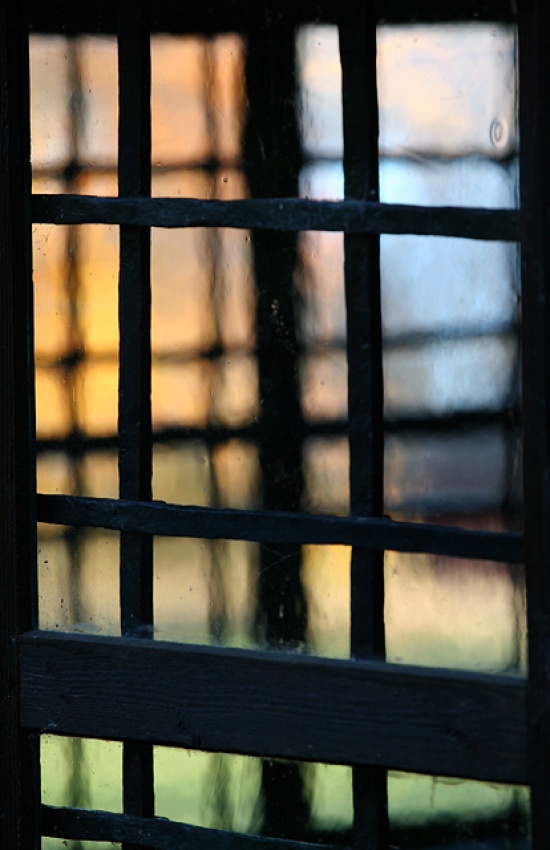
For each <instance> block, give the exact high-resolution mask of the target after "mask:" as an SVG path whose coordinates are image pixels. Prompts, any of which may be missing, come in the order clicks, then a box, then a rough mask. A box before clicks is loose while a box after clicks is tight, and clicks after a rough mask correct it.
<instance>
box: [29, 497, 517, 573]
mask: <svg viewBox="0 0 550 850" xmlns="http://www.w3.org/2000/svg"><path fill="white" fill-rule="evenodd" d="M37 517H38V520H39V522H48V523H56V524H58V525H76V526H89V527H92V528H107V529H111V530H113V531H139V532H141V533H143V534H153V535H157V536H160V537H194V538H204V539H207V540H218V539H225V540H248V541H252V542H256V543H296V544H304V545H305V544H335V545H343V546H363V547H365V548H366V549H374V550H381V549H389V550H393V551H396V552H423V553H426V554H437V555H448V556H449V557H455V558H471V559H475V560H478V559H479V560H485V561H505V562H507V563H521V562H522V560H523V537H522V535H521V534H518V533H516V532H501V533H497V532H491V531H470V530H468V529H462V528H454V527H451V526H444V525H429V524H427V523H415V522H395V521H394V520H390V519H386V518H385V517H357V516H345V517H340V516H327V515H316V514H301V513H300V514H297V513H290V512H288V513H286V512H283V511H247V510H233V509H227V510H222V509H219V508H203V507H196V506H194V505H192V506H182V505H169V504H166V503H165V502H134V501H127V500H123V499H93V498H84V497H81V496H57V495H55V496H54V495H43V494H40V495H38V497H37Z"/></svg>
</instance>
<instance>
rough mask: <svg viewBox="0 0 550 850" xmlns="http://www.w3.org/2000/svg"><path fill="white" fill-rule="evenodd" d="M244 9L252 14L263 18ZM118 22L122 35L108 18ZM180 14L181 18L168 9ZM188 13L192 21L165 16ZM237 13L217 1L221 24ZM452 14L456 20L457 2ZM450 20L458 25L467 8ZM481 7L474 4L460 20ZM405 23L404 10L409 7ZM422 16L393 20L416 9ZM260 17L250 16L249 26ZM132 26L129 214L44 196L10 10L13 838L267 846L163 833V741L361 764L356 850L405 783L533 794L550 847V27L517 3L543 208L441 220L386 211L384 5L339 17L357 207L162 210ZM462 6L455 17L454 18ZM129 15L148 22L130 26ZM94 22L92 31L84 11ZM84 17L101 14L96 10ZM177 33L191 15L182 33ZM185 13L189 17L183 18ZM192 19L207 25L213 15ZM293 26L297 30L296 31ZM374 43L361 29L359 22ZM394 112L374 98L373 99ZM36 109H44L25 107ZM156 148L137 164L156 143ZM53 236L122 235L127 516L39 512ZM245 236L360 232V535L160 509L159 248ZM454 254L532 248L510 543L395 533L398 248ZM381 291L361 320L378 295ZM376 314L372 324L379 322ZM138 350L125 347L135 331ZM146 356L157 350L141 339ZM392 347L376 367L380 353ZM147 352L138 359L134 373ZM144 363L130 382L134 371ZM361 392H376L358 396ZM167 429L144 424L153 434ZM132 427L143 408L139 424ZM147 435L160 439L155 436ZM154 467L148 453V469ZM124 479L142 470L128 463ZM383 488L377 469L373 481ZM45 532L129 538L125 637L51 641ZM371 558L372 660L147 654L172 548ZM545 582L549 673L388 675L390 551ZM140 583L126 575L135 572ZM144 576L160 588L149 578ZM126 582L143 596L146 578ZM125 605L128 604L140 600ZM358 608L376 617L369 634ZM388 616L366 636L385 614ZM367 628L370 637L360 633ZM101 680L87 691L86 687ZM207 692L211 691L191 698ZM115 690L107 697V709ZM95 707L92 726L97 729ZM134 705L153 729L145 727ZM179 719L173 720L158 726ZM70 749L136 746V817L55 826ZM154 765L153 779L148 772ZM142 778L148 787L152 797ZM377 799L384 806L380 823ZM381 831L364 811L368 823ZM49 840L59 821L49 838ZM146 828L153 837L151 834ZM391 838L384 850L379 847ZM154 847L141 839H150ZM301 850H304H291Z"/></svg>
mask: <svg viewBox="0 0 550 850" xmlns="http://www.w3.org/2000/svg"><path fill="white" fill-rule="evenodd" d="M243 2H244V0H243ZM109 5H110V6H111V7H112V6H113V5H114V4H112V3H111V4H108V5H107V6H106V11H105V14H106V15H107V16H108V15H109V14H111V13H110V11H109V8H108V7H109ZM158 5H161V4H158ZM166 5H167V8H172V5H171V4H170V3H167V4H166ZM212 5H214V6H215V4H212ZM436 5H438V4H436ZM446 5H447V6H448V7H449V9H450V7H451V6H452V4H446ZM461 5H462V6H463V7H464V6H465V5H473V6H475V3H474V0H472V2H471V3H470V4H460V3H459V2H458V0H457V3H456V9H459V8H461ZM390 6H391V4H390ZM405 6H406V4H404V3H402V2H394V4H393V7H395V8H397V9H401V10H402V9H403V8H404V7H405ZM243 7H244V6H243ZM120 8H122V9H125V10H126V15H125V19H126V20H127V22H128V24H127V26H126V27H122V28H121V33H120V42H119V44H120V47H121V49H120V51H119V52H120V84H121V87H122V88H124V87H125V80H126V81H128V80H129V81H130V82H131V81H132V80H131V75H132V73H134V74H135V73H136V69H138V70H139V75H140V79H141V80H142V83H143V84H142V85H140V86H139V87H138V89H137V96H136V97H135V98H134V99H133V100H132V95H131V92H132V91H135V90H136V87H135V86H132V85H128V86H126V89H125V90H126V92H127V93H126V95H125V98H124V102H125V103H126V104H127V105H128V113H127V117H125V116H124V115H122V120H121V131H120V138H119V144H120V150H121V152H122V151H124V152H125V155H124V157H123V158H121V163H122V162H124V168H121V170H120V173H119V194H120V197H119V198H114V199H101V200H98V199H90V198H84V197H70V196H66V197H63V196H36V197H34V198H31V193H30V164H29V159H30V156H29V154H30V150H29V115H28V109H27V108H26V106H25V105H26V104H28V101H29V94H28V86H29V82H28V53H27V50H28V20H29V8H28V6H27V5H26V3H25V2H19V3H4V4H2V7H1V9H0V81H1V87H0V131H1V132H0V168H1V169H2V181H1V187H2V189H1V192H0V315H1V322H2V325H1V335H2V336H1V343H2V352H3V357H2V362H1V367H0V368H1V369H2V379H1V382H0V385H1V392H2V397H1V404H0V417H1V423H0V432H1V442H0V446H1V451H0V458H1V460H0V464H1V465H0V499H1V508H2V510H1V528H2V531H1V541H2V542H1V548H0V558H1V559H2V562H1V568H0V582H1V584H0V689H1V693H2V701H1V703H0V706H1V707H0V736H1V739H0V740H1V745H2V750H1V752H2V753H3V769H2V771H1V772H0V813H1V815H2V817H1V818H0V838H1V839H2V844H3V846H6V847H10V848H14V850H30V848H35V847H38V846H39V843H40V835H41V834H46V833H47V834H52V835H55V834H58V835H62V836H63V837H74V838H86V837H88V838H91V837H95V838H97V839H98V840H100V839H103V840H116V841H122V842H124V843H125V847H128V848H130V847H132V846H138V845H140V846H143V845H144V844H146V843H147V842H148V843H149V844H151V843H153V844H154V846H155V847H158V848H168V847H172V846H173V844H174V841H175V840H179V839H181V840H182V842H183V841H184V840H185V841H186V840H190V839H191V840H192V841H193V842H194V843H195V844H196V846H198V847H202V846H205V847H206V846H215V843H216V840H217V839H218V838H219V839H220V841H221V840H222V839H223V842H224V846H235V847H241V846H245V847H246V846H250V847H265V846H266V840H265V839H262V838H256V837H253V836H242V835H235V836H231V835H230V834H228V833H223V834H218V833H216V831H210V830H201V829H198V828H194V827H189V826H183V825H177V824H171V823H168V822H166V823H163V822H161V821H159V820H155V819H154V818H153V817H152V814H153V812H152V811H151V789H152V779H151V744H152V743H153V742H154V743H159V744H160V743H163V744H173V745H180V746H187V747H191V748H200V749H207V750H222V751H225V752H230V753H231V752H235V753H247V754H250V755H264V756H265V755H268V756H273V757H283V758H296V759H307V760H312V759H313V760H318V761H328V762H335V763H343V764H352V765H353V766H354V801H355V804H356V811H357V815H356V818H355V824H354V836H355V837H354V843H355V845H356V846H357V847H367V846H376V847H379V848H382V847H384V846H385V843H386V824H385V816H384V796H385V774H384V771H385V769H386V768H394V769H400V770H407V771H415V772H424V773H426V772H427V773H434V774H444V775H452V776H457V777H467V778H472V779H485V780H491V781H497V782H511V783H524V784H529V786H530V788H531V799H532V846H533V848H534V850H542V848H543V847H546V843H547V836H548V835H549V834H550V808H549V807H548V806H547V799H548V797H549V795H550V767H549V766H550V698H549V696H550V672H549V671H550V658H549V657H548V655H549V652H550V640H549V639H550V634H549V625H548V623H549V622H550V523H549V522H548V517H550V484H549V482H550V403H549V402H550V350H548V349H549V348H550V305H549V301H550V299H549V293H550V238H549V237H550V233H549V232H548V230H549V220H548V213H547V211H548V209H549V208H550V198H549V197H548V194H549V192H550V173H549V170H550V166H549V158H548V156H546V155H545V142H546V140H547V139H549V138H550V133H549V132H548V130H550V126H549V125H550V107H549V106H548V105H547V97H546V93H547V90H548V83H549V82H550V73H549V71H550V67H549V65H550V57H549V51H548V49H547V45H548V43H549V38H550V8H549V7H548V4H547V3H545V0H518V12H519V55H520V86H521V92H520V94H521V97H520V103H521V111H520V128H521V210H520V212H515V211H498V212H494V211H487V210H468V209H444V210H438V211H437V215H434V210H433V209H429V208H417V207H408V206H405V205H401V206H398V205H386V204H380V203H379V202H378V194H377V192H378V187H377V161H376V156H377V154H376V126H377V119H376V114H375V112H374V113H373V112H372V111H371V113H370V114H365V115H358V114H357V111H354V110H353V109H350V108H349V104H353V103H354V102H356V98H357V93H358V92H364V91H365V88H367V90H368V88H369V87H370V91H371V95H372V94H373V91H372V85H373V80H374V79H375V78H374V77H373V75H372V67H373V59H374V53H373V48H372V45H373V35H374V26H375V17H374V12H373V7H372V6H371V5H369V4H367V3H361V2H357V0H350V2H349V3H347V4H345V7H344V12H343V14H342V15H341V18H340V19H339V24H340V28H341V40H342V44H343V45H344V48H343V63H342V65H343V103H344V139H345V154H344V169H345V200H344V201H343V202H340V203H329V202H311V201H304V200H290V199H286V198H284V199H282V200H281V199H273V198H267V199H260V200H253V201H236V202H215V201H212V202H201V201H189V200H187V201H186V200H177V199H174V200H170V201H167V200H161V199H156V200H151V199H150V198H149V195H150V174H149V173H148V167H144V163H145V162H148V161H149V159H150V156H149V151H150V138H149V136H148V134H149V133H150V126H149V114H148V109H149V107H148V103H147V98H146V97H144V96H143V95H144V93H145V94H146V93H147V85H148V83H147V78H148V74H149V69H148V65H147V60H146V59H144V57H145V56H146V51H145V50H144V47H143V45H144V41H145V40H146V39H147V38H148V32H147V31H144V29H143V27H142V26H141V22H140V20H139V16H138V15H137V14H136V12H135V10H136V9H137V8H138V4H137V3H128V2H126V0H120ZM453 8H455V7H454V6H453ZM130 10H131V13H130ZM79 14H80V13H79ZM82 14H84V12H82ZM173 14H176V13H175V12H173ZM180 14H181V11H180ZM190 14H195V12H194V11H193V12H192V13H190ZM289 14H290V12H289ZM358 22H360V23H358ZM369 103H370V104H371V105H375V98H373V97H371V98H370V99H369ZM23 107H25V108H23ZM136 139H139V144H138V145H136V143H135V140H136ZM33 221H39V222H46V223H52V224H61V223H63V224H70V223H73V224H80V223H87V222H95V223H109V224H117V225H120V227H121V258H122V260H121V270H122V271H121V297H123V296H124V292H125V291H126V288H129V290H130V291H131V292H132V291H134V289H135V287H136V286H137V287H139V291H140V292H142V294H143V298H142V299H138V302H137V303H136V299H132V298H130V299H129V302H128V305H126V302H124V301H121V311H122V313H123V314H124V315H123V316H122V317H121V323H122V326H126V327H127V340H128V349H127V354H128V360H127V361H126V360H125V357H124V354H123V349H124V347H125V345H126V343H125V342H123V343H122V346H121V364H122V365H121V373H122V377H121V380H123V381H126V380H127V381H128V384H127V387H128V392H129V393H130V395H131V396H132V398H133V399H134V401H135V403H136V404H137V406H138V409H139V411H140V413H139V414H138V413H136V410H134V411H133V412H132V411H131V410H129V411H128V419H127V421H126V423H125V421H124V416H123V418H122V420H121V433H120V439H121V441H122V443H123V444H124V446H125V449H126V451H125V452H123V453H122V454H123V455H124V460H123V461H122V462H121V468H120V472H121V482H122V483H121V499H120V500H107V499H101V500H99V499H84V498H79V499H76V498H69V497H66V496H41V497H39V498H38V500H36V499H35V489H36V488H35V480H34V479H35V473H34V448H33V438H32V423H33V400H32V386H33V355H32V337H33V332H32V331H33V328H32V280H31V277H32V275H31V247H30V234H31V224H32V222H33ZM153 225H161V226H165V227H184V226H187V227H188V226H196V225H203V226H232V227H241V228H250V229H255V230H262V229H265V230H269V231H273V230H281V231H290V232H299V231H301V230H305V229H309V230H311V229H316V228H318V229H323V230H336V231H344V232H345V234H346V236H345V245H346V249H345V250H346V292H347V296H348V297H347V304H348V361H349V368H350V375H351V390H352V391H351V392H350V426H349V427H350V450H351V456H352V479H351V515H350V516H349V517H342V518H326V517H320V516H305V515H301V514H293V513H283V512H280V511H277V510H270V511H259V512H254V511H221V510H214V509H207V508H204V509H201V508H190V507H184V506H181V507H177V506H164V505H159V504H152V503H151V501H150V499H151V493H150V445H151V426H150V411H149V413H148V414H147V409H146V408H147V405H145V408H144V399H145V398H146V397H147V396H148V386H149V385H148V381H149V380H150V350H148V347H147V346H143V344H142V341H140V340H142V339H143V334H142V333H141V331H142V330H143V328H144V327H147V326H148V322H149V313H148V311H149V309H150V308H149V304H148V294H147V293H148V275H149V271H148V265H149V260H148V256H149V255H148V251H149V247H148V228H150V227H151V226H153ZM381 233H416V234H432V235H447V236H450V235H453V236H463V237H468V238H479V239H505V240H511V241H519V242H520V243H521V258H522V305H523V307H522V337H523V346H522V363H523V389H522V410H523V446H524V505H525V533H524V535H523V536H520V535H517V534H511V533H502V534H491V533H482V532H474V531H463V530H457V529H454V530H452V529H444V528H441V527H433V526H429V525H423V524H408V523H397V522H392V521H390V520H387V519H385V518H384V517H382V515H381V513H382V511H381V470H380V469H379V467H380V462H379V461H380V457H381V452H380V446H381V428H382V422H381V380H380V368H381V367H380V354H381V344H380V337H379V334H380V321H379V287H378V285H377V278H378V257H377V251H378V244H377V243H378V236H379V235H380V234H381ZM365 278H368V279H369V280H370V281H371V284H372V285H371V286H370V288H369V292H370V293H371V297H370V299H368V301H363V300H362V299H361V296H360V292H359V285H358V282H359V281H364V280H365ZM365 317H366V321H365ZM125 336H126V334H125ZM138 338H139V339H138ZM371 343H372V345H373V347H374V351H375V353H376V356H375V357H374V358H373V359H372V360H371V361H369V362H370V369H368V370H364V369H362V366H363V365H364V363H363V361H362V359H361V357H360V356H358V352H359V351H360V347H361V346H362V345H363V344H368V345H370V344H371ZM136 351H139V356H138V357H135V356H132V355H134V354H135V352H136ZM125 362H128V366H127V367H126V366H125V365H124V363H125ZM354 376H355V377H354ZM144 409H145V413H144ZM122 412H123V414H124V413H125V411H122ZM138 415H139V422H140V423H141V427H140V429H138V430H136V429H135V428H134V427H133V426H134V424H135V422H136V421H137V418H136V417H138ZM148 452H149V455H148ZM125 464H126V465H125ZM372 470H375V472H374V473H372ZM37 516H38V518H39V519H41V520H43V521H47V522H57V523H61V524H68V525H75V524H80V525H84V526H89V527H102V528H111V529H116V530H118V531H120V532H121V535H122V541H123V545H122V551H123V555H122V573H121V575H122V577H123V585H124V581H126V584H125V586H123V588H122V591H121V599H122V631H123V636H122V637H121V638H92V637H83V636H75V635H66V634H65V635H64V634H49V633H41V632H38V631H37V630H36V628H35V626H36V611H35V610H34V608H33V603H32V600H33V599H36V592H35V587H34V583H35V581H36V578H35V569H34V562H35V555H34V551H35V549H34V547H35V536H34V534H35V532H34V528H35V525H36V517H37ZM153 534H155V535H163V534H164V535H172V536H190V537H204V538H212V539H214V538H220V537H224V538H228V539H240V540H254V541H257V542H261V541H273V540H278V541H280V542H281V543H290V544H303V543H341V544H347V545H352V546H354V554H353V563H352V586H353V596H352V655H353V656H354V658H353V660H351V661H333V660H327V659H317V658H307V657H301V656H298V655H296V656H294V655H289V654H281V655H278V654H272V653H267V652H244V651H239V650H230V649H216V648H204V647H195V648H189V647H185V646H179V645H176V644H166V643H163V644H158V643H154V642H150V641H147V640H145V641H144V640H142V639H140V638H137V637H134V636H132V635H133V634H135V627H136V626H138V627H140V626H142V625H148V624H150V622H151V619H152V617H151V611H150V605H151V593H150V583H151V561H150V542H151V539H152V535H153ZM386 548H388V549H390V548H391V549H395V550H398V551H408V552H435V553H439V554H447V555H452V556H456V557H463V558H466V557H474V558H481V559H488V560H503V561H508V562H521V561H524V562H525V565H526V576H527V599H528V629H529V676H528V679H527V680H526V681H524V680H521V679H514V678H511V677H504V676H490V675H484V674H475V673H464V672H460V671H444V672H442V671H434V670H428V669H425V668H420V667H412V666H403V665H393V664H387V663H385V662H384V661H383V660H380V658H381V657H382V656H383V630H382V623H381V600H382V595H381V594H382V592H383V591H382V588H381V583H380V574H381V569H380V563H381V558H380V554H381V553H382V552H383V550H384V549H386ZM125 563H126V564H127V565H128V569H127V570H126V572H125V568H124V564H125ZM135 563H139V564H140V568H139V570H138V575H139V576H140V579H139V581H137V582H136V576H135V566H134V567H132V569H131V570H130V567H129V565H131V564H134V565H135ZM125 575H126V577H127V580H124V576H125ZM125 587H126V589H125ZM356 606H360V610H361V612H362V614H361V617H359V616H357V613H356V612H357V608H356ZM365 611H369V612H370V613H369V616H368V617H365V616H364V612H365ZM365 622H366V624H367V625H366V626H364V625H362V624H363V623H365ZM83 670H85V671H86V672H85V675H83V674H82V671H83ZM190 682H191V683H192V686H191V687H190V685H189V683H190ZM98 690H101V692H102V695H103V699H102V701H101V702H100V703H98V702H97V701H96V700H95V699H94V697H95V696H96V694H97V692H98ZM91 706H93V709H92V708H91ZM129 706H131V711H130V710H129ZM159 706H161V707H162V712H161V716H160V717H159ZM47 730H51V731H55V732H56V733H58V734H68V735H78V736H85V737H101V738H109V739H117V740H124V741H126V742H127V744H126V746H125V753H126V755H125V763H126V765H127V766H126V768H125V773H126V779H125V798H124V806H125V814H124V815H114V814H113V815H106V814H105V813H94V812H88V813H79V812H76V811H75V810H61V811H54V810H51V809H42V810H41V807H40V782H39V773H38V745H37V742H38V736H39V734H40V732H42V731H47ZM136 766H137V767H136ZM130 777H131V778H130ZM365 801H371V802H372V801H374V802H373V804H372V805H367V804H366V802H365ZM359 813H361V814H359ZM40 820H41V824H40ZM140 831H141V832H140ZM373 835H376V839H375V843H374V844H372V843H371V844H369V843H368V842H369V841H370V840H371V838H369V836H371V837H372V836H373ZM139 836H141V837H139ZM284 843H285V844H286V845H287V846H288V847H292V846H293V844H294V842H290V841H285V842H284Z"/></svg>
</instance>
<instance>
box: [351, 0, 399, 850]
mask: <svg viewBox="0 0 550 850" xmlns="http://www.w3.org/2000/svg"><path fill="white" fill-rule="evenodd" d="M339 36H340V58H341V65H342V109H343V130H344V191H345V197H346V198H353V199H357V200H368V201H377V200H378V198H379V187H378V180H379V178H378V94H377V86H376V15H375V4H374V3H366V2H365V0H348V2H346V3H344V4H342V7H341V17H340V22H339ZM344 254H345V260H344V262H345V289H346V310H347V358H348V417H349V451H350V511H351V513H352V514H354V515H356V516H380V515H381V514H382V511H383V467H384V420H383V380H382V322H381V311H380V247H379V239H378V237H372V236H360V235H359V236H358V235H349V234H348V235H346V236H345V238H344ZM351 655H352V657H353V658H383V657H384V655H385V638H384V555H383V553H378V552H369V551H367V550H363V549H358V548H354V550H353V553H352V562H351ZM353 805H354V823H353V846H354V847H355V848H358V850H359V848H361V850H375V848H376V850H382V848H387V846H388V822H387V789H386V772H385V771H384V770H383V769H379V768H372V769H370V768H358V767H356V768H354V771H353Z"/></svg>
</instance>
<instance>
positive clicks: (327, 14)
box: [29, 0, 516, 35]
mask: <svg viewBox="0 0 550 850" xmlns="http://www.w3.org/2000/svg"><path fill="white" fill-rule="evenodd" d="M339 6H340V4H339V3H338V0H277V3H276V6H275V9H276V11H277V12H278V13H280V14H281V13H282V14H284V15H285V18H287V19H288V18H289V19H290V20H293V21H294V22H295V23H296V24H300V23H305V22H310V23H317V24H323V23H333V24H336V23H337V22H338V11H339ZM378 6H379V9H378V15H379V18H380V20H381V22H382V23H400V24H403V23H411V19H412V18H414V22H415V23H425V22H430V23H432V22H438V21H444V22H447V23H457V22H460V21H472V22H475V23H480V22H481V23H482V22H483V21H491V22H494V21H514V20H515V17H516V15H515V12H514V4H512V3H509V2H502V0H445V3H442V2H441V0H422V2H419V3H415V5H414V7H412V6H411V2H410V0H384V2H383V3H379V4H378ZM29 7H30V20H31V26H32V29H33V30H34V31H36V32H45V33H59V34H60V35H66V34H71V33H80V32H92V33H104V34H109V33H111V34H114V33H115V32H116V17H115V12H116V7H114V4H113V3H112V2H110V0H94V2H93V3H75V2H74V0H56V2H55V4H50V5H47V4H44V3H43V2H40V0H30V3H29ZM264 9H265V4H258V3H257V2H255V0H224V2H220V3H216V2H214V3H203V4H189V3H188V4H186V6H185V11H184V12H182V6H181V0H164V2H162V3H153V4H152V8H151V27H152V31H153V32H155V31H156V32H161V33H165V32H170V33H174V34H176V33H191V34H193V35H195V34H199V33H203V32H206V33H210V32H224V31H229V32H244V33H246V32H249V31H250V30H251V29H252V28H254V27H257V26H258V21H259V20H261V16H262V15H264V14H265V12H264Z"/></svg>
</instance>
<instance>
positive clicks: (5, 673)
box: [0, 2, 40, 850]
mask: <svg viewBox="0 0 550 850" xmlns="http://www.w3.org/2000/svg"><path fill="white" fill-rule="evenodd" d="M29 112H30V110H29V55H28V10H27V4H26V2H18V3H7V2H6V3H2V4H0V187H1V189H0V347H1V351H2V355H1V357H0V693H1V699H0V753H1V754H2V767H1V770H0V845H1V846H2V847H6V848H7V847H9V848H13V850H30V848H38V847H39V846H40V832H39V826H38V824H39V816H40V789H39V775H38V770H39V763H38V755H37V751H36V749H37V743H38V742H37V741H36V740H35V739H34V736H31V735H29V734H28V733H27V732H24V731H23V730H22V729H21V728H20V703H19V685H20V681H19V660H18V653H19V645H18V640H17V639H18V636H19V635H20V634H21V632H23V631H25V629H26V628H28V625H29V624H30V623H32V621H33V619H35V618H36V610H35V611H34V612H33V605H34V606H36V538H35V528H36V522H35V516H34V513H35V500H34V493H35V480H34V476H35V457H34V447H33V441H34V433H33V431H34V421H33V420H34V415H33V401H32V399H33V386H34V380H33V365H32V364H33V332H32V328H33V321H32V309H33V307H32V280H31V265H32V262H31V250H32V248H31V215H30V139H29V136H30V128H29Z"/></svg>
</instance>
